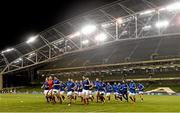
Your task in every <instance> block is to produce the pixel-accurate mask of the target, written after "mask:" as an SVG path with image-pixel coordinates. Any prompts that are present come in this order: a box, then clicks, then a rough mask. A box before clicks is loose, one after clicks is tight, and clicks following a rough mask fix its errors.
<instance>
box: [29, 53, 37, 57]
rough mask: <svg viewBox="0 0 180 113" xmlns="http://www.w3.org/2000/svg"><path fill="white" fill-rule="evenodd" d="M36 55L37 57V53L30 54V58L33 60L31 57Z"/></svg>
mask: <svg viewBox="0 0 180 113" xmlns="http://www.w3.org/2000/svg"><path fill="white" fill-rule="evenodd" d="M35 55H36V54H35V53H31V54H29V56H28V58H31V57H33V56H35Z"/></svg>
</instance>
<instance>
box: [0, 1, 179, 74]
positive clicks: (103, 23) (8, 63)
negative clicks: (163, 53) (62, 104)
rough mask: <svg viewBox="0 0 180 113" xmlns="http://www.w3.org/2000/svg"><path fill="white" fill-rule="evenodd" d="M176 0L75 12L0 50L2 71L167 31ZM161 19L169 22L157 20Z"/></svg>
mask: <svg viewBox="0 0 180 113" xmlns="http://www.w3.org/2000/svg"><path fill="white" fill-rule="evenodd" d="M178 1H179V0H118V1H116V2H113V3H110V4H107V5H105V6H103V7H100V8H97V9H94V10H92V11H89V12H87V13H84V14H81V15H78V16H76V17H74V18H71V19H68V20H66V21H64V22H61V23H58V24H56V25H54V26H52V27H50V28H48V29H46V30H44V31H42V32H40V33H38V34H37V35H36V36H33V37H30V39H29V40H27V42H24V43H21V44H18V45H16V46H14V47H11V48H7V49H6V50H2V51H1V54H0V66H1V71H2V73H5V72H10V71H13V70H18V69H23V68H26V67H28V66H32V65H37V64H39V63H42V62H46V61H48V60H50V59H52V58H54V57H56V56H58V55H62V54H64V53H65V52H71V51H74V50H78V49H83V48H87V47H91V46H95V45H98V44H100V43H101V42H100V41H103V43H104V42H108V41H114V40H120V39H124V38H132V37H135V38H140V37H145V36H153V35H165V34H169V32H168V30H167V29H165V28H162V27H167V26H168V25H169V24H170V22H171V21H173V20H174V18H176V19H177V18H178V16H179V12H180V11H179V9H178V8H177V5H175V4H174V3H178ZM169 4H172V6H171V5H169ZM173 6H175V7H176V8H173ZM164 10H166V11H164ZM167 11H169V12H167ZM161 18H165V19H169V21H168V22H167V21H166V20H163V21H160V20H161ZM156 22H159V23H156ZM160 22H161V23H160ZM151 24H155V25H156V27H158V30H154V31H148V30H149V29H151V27H152V26H151ZM84 26H85V27H86V29H85V27H84ZM176 27H177V26H176ZM92 29H95V30H94V31H93V30H92ZM169 29H170V28H169ZM90 30H91V31H90ZM82 31H84V32H85V33H82ZM157 31H158V32H157ZM91 32H93V33H92V34H91ZM86 33H87V34H88V35H87V34H86ZM98 33H101V35H99V34H98ZM171 33H180V31H178V30H175V27H174V26H173V32H171ZM92 37H96V38H98V40H94V39H93V38H92ZM102 37H103V39H102ZM106 37H107V39H106ZM99 38H101V39H99ZM83 41H84V43H82V42H83ZM85 44H86V45H85Z"/></svg>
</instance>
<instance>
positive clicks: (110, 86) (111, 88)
mask: <svg viewBox="0 0 180 113" xmlns="http://www.w3.org/2000/svg"><path fill="white" fill-rule="evenodd" d="M112 91H113V87H112V85H111V84H110V83H109V82H108V83H107V85H106V97H107V99H108V102H110V100H111V93H112Z"/></svg>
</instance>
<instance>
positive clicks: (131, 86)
mask: <svg viewBox="0 0 180 113" xmlns="http://www.w3.org/2000/svg"><path fill="white" fill-rule="evenodd" d="M129 98H130V99H131V100H132V101H133V102H136V84H135V82H134V81H133V80H131V82H130V83H129Z"/></svg>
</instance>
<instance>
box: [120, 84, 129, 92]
mask: <svg viewBox="0 0 180 113" xmlns="http://www.w3.org/2000/svg"><path fill="white" fill-rule="evenodd" d="M121 87H122V92H123V94H124V93H127V88H128V86H127V84H126V83H123V84H122V85H121Z"/></svg>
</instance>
